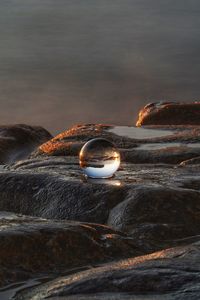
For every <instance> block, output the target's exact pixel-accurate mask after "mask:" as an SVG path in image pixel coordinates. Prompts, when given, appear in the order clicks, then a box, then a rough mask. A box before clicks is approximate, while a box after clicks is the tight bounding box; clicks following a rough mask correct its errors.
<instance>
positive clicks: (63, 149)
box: [32, 124, 200, 164]
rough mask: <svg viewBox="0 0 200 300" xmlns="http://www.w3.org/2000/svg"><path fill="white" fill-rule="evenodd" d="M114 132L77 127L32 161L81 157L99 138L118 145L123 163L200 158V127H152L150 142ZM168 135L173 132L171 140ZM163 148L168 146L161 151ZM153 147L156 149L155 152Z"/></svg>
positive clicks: (108, 127)
mask: <svg viewBox="0 0 200 300" xmlns="http://www.w3.org/2000/svg"><path fill="white" fill-rule="evenodd" d="M117 128H120V127H117ZM127 128H128V129H130V128H129V127H127ZM113 129H115V127H114V126H111V125H101V124H96V125H95V124H88V125H77V126H74V127H72V128H71V129H69V130H66V131H64V132H63V133H61V134H59V135H57V136H56V137H55V138H53V139H51V140H50V141H48V142H46V143H44V144H42V145H41V146H39V148H38V149H37V150H36V151H35V152H34V153H33V154H32V158H38V157H40V156H70V157H71V156H76V157H77V156H78V154H79V151H80V149H81V147H82V146H83V145H84V143H85V142H87V141H88V140H90V139H92V138H95V137H103V138H107V139H109V140H110V141H111V142H113V143H115V145H116V146H117V147H118V148H119V150H120V152H121V158H122V161H125V162H130V163H168V164H177V163H181V162H182V161H183V160H187V159H191V158H194V157H197V156H199V155H200V126H195V127H194V126H165V127H158V126H151V130H150V132H151V133H150V134H149V138H141V139H138V138H134V134H133V137H129V136H128V135H127V136H126V133H125V135H120V134H117V133H114V132H113ZM132 129H133V133H134V132H135V131H136V130H137V131H138V134H139V132H140V130H141V129H140V128H134V127H132ZM125 130H126V127H125ZM152 130H154V131H156V132H158V131H160V132H161V134H160V137H154V136H151V134H152ZM166 131H169V135H167V136H166V135H165V132H166ZM116 132H117V131H116ZM162 133H163V136H162ZM141 134H142V133H141ZM160 144H163V145H164V146H163V147H162V148H161V149H160ZM151 145H152V146H154V147H153V149H151ZM156 145H158V146H157V147H156ZM141 146H143V148H142V149H140V147H141Z"/></svg>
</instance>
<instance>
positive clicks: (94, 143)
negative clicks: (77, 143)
mask: <svg viewBox="0 0 200 300" xmlns="http://www.w3.org/2000/svg"><path fill="white" fill-rule="evenodd" d="M79 162H80V167H81V169H82V170H83V173H84V174H85V175H86V176H88V177H91V178H109V177H112V176H113V175H114V173H115V172H116V171H117V169H118V168H119V166H120V153H119V151H118V150H117V148H116V147H115V145H114V144H113V143H111V142H110V141H108V140H106V139H103V138H95V139H92V140H90V141H89V142H87V143H86V144H85V145H84V146H83V147H82V149H81V151H80V154H79Z"/></svg>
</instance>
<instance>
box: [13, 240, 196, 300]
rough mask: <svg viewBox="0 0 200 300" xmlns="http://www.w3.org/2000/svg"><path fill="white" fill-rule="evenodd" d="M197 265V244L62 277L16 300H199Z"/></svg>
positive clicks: (19, 296) (23, 294)
mask: <svg viewBox="0 0 200 300" xmlns="http://www.w3.org/2000/svg"><path fill="white" fill-rule="evenodd" d="M199 262H200V246H199V242H198V243H196V244H191V245H188V246H185V247H178V248H171V249H167V250H164V251H161V252H155V253H153V254H150V255H146V256H139V257H136V258H133V259H126V260H121V261H119V262H117V263H112V264H107V265H105V266H103V267H99V268H95V269H89V270H87V271H83V272H79V273H78V274H77V273H76V274H74V275H71V276H66V277H61V278H58V279H56V280H53V281H51V282H49V283H47V284H44V285H41V286H40V287H37V288H35V289H33V290H32V291H31V292H29V291H28V292H26V291H25V292H22V293H20V294H19V295H18V296H17V297H16V298H15V299H18V300H19V299H21V300H22V299H24V300H25V299H29V300H31V299H47V298H48V299H49V298H50V299H59V297H69V296H74V297H76V298H74V299H84V298H82V297H83V296H84V295H85V297H86V296H87V295H90V298H89V299H101V296H102V295H103V296H104V297H103V298H102V299H149V300H150V299H173V300H179V299H183V300H190V299H199V298H200V263H199ZM79 295H81V296H79ZM98 295H99V298H98ZM115 295H117V296H116V298H114V297H115ZM131 296H132V298H131ZM37 297H38V298H37ZM51 297H52V298H51ZM95 297H97V298H95ZM112 297H113V298H112ZM135 297H138V298H135ZM143 297H144V298H143ZM61 299H62V298H61ZM64 299H65V298H64ZM67 299H68V298H67ZM69 299H70V298H69ZM71 299H73V297H72V298H71Z"/></svg>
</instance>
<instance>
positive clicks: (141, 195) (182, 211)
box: [107, 185, 200, 252]
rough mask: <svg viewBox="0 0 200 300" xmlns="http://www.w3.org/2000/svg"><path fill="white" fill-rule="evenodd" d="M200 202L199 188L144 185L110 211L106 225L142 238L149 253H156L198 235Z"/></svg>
mask: <svg viewBox="0 0 200 300" xmlns="http://www.w3.org/2000/svg"><path fill="white" fill-rule="evenodd" d="M199 201H200V192H199V191H194V190H189V189H181V188H179V189H178V188H175V189H174V188H167V187H163V186H158V187H152V186H151V187H148V186H142V185H141V186H139V187H137V188H135V189H134V190H133V189H132V190H130V192H129V195H127V196H126V200H125V201H123V202H121V203H119V204H118V205H117V206H115V207H114V208H113V209H112V210H111V212H110V215H109V219H108V222H107V224H109V225H110V226H111V227H113V228H115V229H118V230H122V231H123V232H127V233H128V234H129V236H132V237H133V238H134V239H135V240H138V241H140V242H141V243H142V248H143V249H144V250H145V251H146V252H153V251H155V250H158V249H163V248H167V247H170V246H174V245H177V244H180V243H181V241H182V242H184V240H183V239H184V238H186V237H189V236H195V235H198V234H199V232H200V215H199V213H198V211H199V209H200V205H199Z"/></svg>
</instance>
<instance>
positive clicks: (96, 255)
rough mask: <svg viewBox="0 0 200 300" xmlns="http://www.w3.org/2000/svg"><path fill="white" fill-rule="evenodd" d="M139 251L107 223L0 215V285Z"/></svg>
mask: <svg viewBox="0 0 200 300" xmlns="http://www.w3.org/2000/svg"><path fill="white" fill-rule="evenodd" d="M141 253H142V251H140V250H139V249H138V248H137V247H136V246H135V245H134V243H133V241H132V240H131V239H130V238H127V237H126V235H125V234H122V233H120V232H117V231H114V230H112V229H110V228H109V227H106V226H102V225H98V224H91V223H90V224H89V223H78V222H69V221H68V222H67V221H63V222H62V221H52V220H45V219H39V218H33V217H27V216H22V215H15V214H12V213H5V212H4V213H1V214H0V286H2V285H3V284H4V285H5V284H8V283H10V282H13V281H19V280H20V279H21V280H22V279H25V278H28V277H34V276H35V277H36V276H38V274H39V273H43V274H44V273H47V272H48V274H50V273H51V272H52V273H53V272H55V273H58V272H61V271H66V269H67V268H74V267H81V266H86V265H88V264H97V263H100V262H105V261H108V260H113V259H116V258H119V257H130V256H132V255H133V256H135V255H138V254H141Z"/></svg>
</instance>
